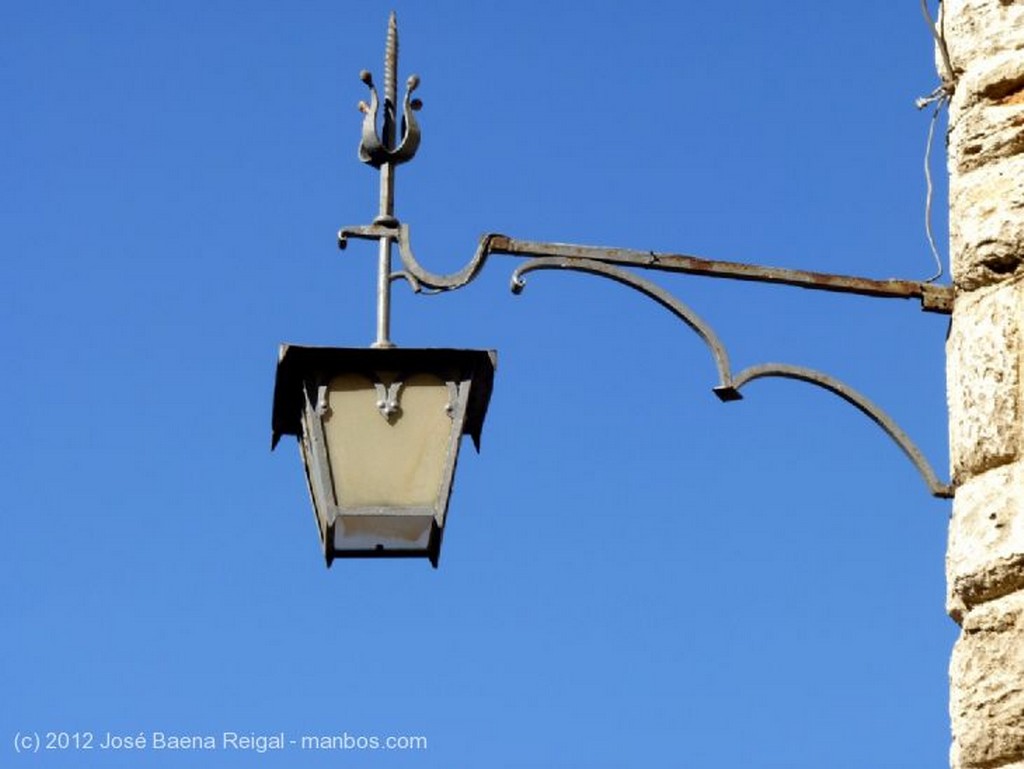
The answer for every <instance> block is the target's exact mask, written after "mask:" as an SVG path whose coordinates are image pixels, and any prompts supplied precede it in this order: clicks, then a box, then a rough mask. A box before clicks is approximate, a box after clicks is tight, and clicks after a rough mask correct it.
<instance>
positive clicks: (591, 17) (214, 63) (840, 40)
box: [0, 0, 955, 769]
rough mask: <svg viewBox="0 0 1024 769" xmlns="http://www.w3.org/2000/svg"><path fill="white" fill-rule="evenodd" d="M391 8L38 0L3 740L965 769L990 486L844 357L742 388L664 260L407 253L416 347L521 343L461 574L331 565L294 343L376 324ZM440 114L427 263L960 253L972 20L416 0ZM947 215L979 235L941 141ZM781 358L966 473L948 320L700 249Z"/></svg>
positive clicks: (792, 259) (442, 258) (493, 419)
mask: <svg viewBox="0 0 1024 769" xmlns="http://www.w3.org/2000/svg"><path fill="white" fill-rule="evenodd" d="M391 7H392V5H386V4H378V3H375V2H368V3H343V2H300V3H283V2H281V3H271V2H251V3H244V4H243V3H230V2H223V1H213V2H194V1H193V0H185V1H183V2H175V3H161V4H156V3H136V2H108V1H104V0H98V1H97V2H92V3H75V2H46V1H43V2H17V3H14V2H12V3H8V4H6V5H5V6H4V9H3V10H2V11H0V97H2V100H3V104H4V110H3V111H4V116H3V118H2V121H0V146H2V151H0V178H2V179H3V180H4V188H5V191H6V194H4V196H3V203H2V205H0V237H2V242H3V251H4V258H3V259H2V261H0V322H2V327H3V328H4V330H5V339H4V347H5V355H4V357H5V360H6V366H5V368H6V375H5V376H4V377H2V378H0V402H2V403H3V404H4V418H5V423H6V424H5V429H4V430H3V432H2V437H0V462H2V465H0V466H2V477H3V479H4V481H3V492H4V493H3V499H4V522H5V526H4V530H5V532H6V543H5V557H4V558H3V559H2V560H0V577H2V579H3V583H4V585H5V586H6V588H5V590H4V591H3V594H2V595H3V598H2V601H3V603H2V609H3V616H4V619H5V622H4V627H5V630H4V632H3V634H2V636H0V657H2V659H3V665H2V668H0V670H2V678H0V691H2V692H3V695H2V699H0V702H2V706H0V727H2V728H0V737H2V742H0V755H2V756H3V758H2V760H0V763H2V764H3V765H5V766H17V767H22V766H23V767H86V766H89V767H121V766H124V767H129V766H130V767H141V768H142V769H149V768H150V767H153V768H154V769H155V768H156V767H181V768H182V769H184V768H185V767H195V766H211V767H212V766H217V767H253V766H266V767H305V766H310V767H318V766H324V767H327V766H342V765H344V766H365V767H382V768H383V767H416V768H417V769H427V768H428V767H431V768H432V767H509V768H512V767H524V766H550V767H609V768H611V767H616V768H617V767H635V766H644V767H660V766H665V767H692V768H694V769H698V768H699V769H703V768H704V767H737V768H740V767H742V768H743V769H754V768H756V767H786V769H803V768H805V767H806V768H807V769H811V768H813V769H817V768H818V767H822V766H828V767H832V769H842V768H844V767H849V768H850V769H853V768H856V769H863V768H864V767H873V768H876V769H878V768H882V767H899V768H901V769H902V768H904V767H916V766H942V765H944V764H945V763H946V756H947V750H948V722H947V715H946V708H947V678H946V666H947V659H948V655H949V652H950V648H951V645H952V641H953V638H954V637H955V626H954V625H953V623H952V622H951V621H950V620H949V619H948V618H947V617H946V616H945V612H944V608H943V600H944V578H943V554H944V546H945V530H946V521H947V517H948V514H949V502H947V501H941V500H936V499H933V498H931V497H930V496H929V495H928V493H927V491H926V489H925V486H924V484H923V482H922V481H921V479H920V478H919V477H918V475H917V474H916V472H915V471H914V469H913V467H912V466H911V465H910V464H909V462H907V461H906V460H905V458H904V457H903V456H902V454H900V453H899V451H898V449H897V448H896V447H895V446H894V445H893V444H892V443H891V442H889V440H888V439H887V438H886V437H885V436H884V435H883V434H882V433H881V432H880V431H879V430H878V429H877V428H876V427H875V426H874V425H872V424H871V423H870V422H868V420H866V419H865V418H864V417H863V416H862V415H860V414H859V413H857V412H856V411H854V409H852V408H850V407H849V406H848V405H847V404H845V403H843V402H841V401H839V400H838V399H836V398H834V397H833V396H831V395H829V394H828V393H826V392H824V391H821V390H818V389H815V388H812V387H808V386H806V385H803V384H800V383H796V382H790V381H783V380H768V381H760V382H755V383H753V384H751V385H750V386H749V388H747V390H746V391H745V394H746V400H744V401H743V402H740V403H731V404H726V405H722V404H720V403H718V401H717V400H716V399H715V398H714V397H713V395H712V393H711V391H710V388H711V386H712V385H713V384H715V376H714V368H713V366H712V363H711V359H710V356H709V355H708V353H707V351H706V350H705V348H704V347H703V346H702V344H701V343H700V341H699V340H698V339H697V337H696V336H695V335H693V334H692V332H690V331H689V330H688V329H687V328H686V327H685V326H683V324H681V323H679V322H678V321H677V320H675V319H673V318H672V317H671V316H670V315H669V314H668V313H666V312H665V311H664V310H663V309H662V308H660V307H658V306H656V305H655V304H654V303H653V302H650V301H649V300H646V299H644V298H643V297H641V296H640V295H638V294H635V293H631V292H630V291H629V290H627V289H626V288H624V287H622V286H618V285H615V284H612V283H609V282H605V281H602V280H601V279H600V278H596V277H592V276H584V275H571V274H554V273H539V274H536V275H534V276H532V278H531V280H530V283H529V286H528V287H527V289H526V290H525V292H524V293H523V295H522V296H520V297H513V296H511V295H510V294H509V293H508V290H507V281H508V276H509V274H510V272H511V270H512V269H513V268H514V267H515V262H514V260H511V259H508V258H496V259H494V260H493V261H492V262H491V263H490V264H489V266H488V268H487V270H486V272H485V274H484V275H483V276H482V277H481V278H480V279H479V280H478V281H477V282H476V283H474V284H473V285H472V286H471V287H469V288H467V289H464V290H462V291H460V292H457V293H455V294H450V295H444V296H440V297H417V296H414V295H412V294H410V293H409V292H408V291H406V290H405V287H404V286H403V285H397V286H396V296H395V317H394V337H395V339H396V341H397V342H398V343H399V344H401V345H403V346H461V347H484V348H496V349H497V350H498V352H499V371H498V377H497V380H496V386H495V391H494V397H493V400H492V405H491V411H490V414H489V415H488V421H487V424H486V427H485V430H484V436H483V452H482V454H481V455H479V456H476V455H475V454H473V453H472V451H471V449H470V447H469V445H468V444H467V445H466V446H465V447H464V449H465V452H464V454H463V459H462V462H461V463H460V468H459V469H460V475H459V477H458V478H457V479H456V483H455V492H454V495H453V498H452V503H451V509H450V515H449V526H448V529H447V533H446V537H445V543H444V550H443V552H442V557H441V566H440V569H439V570H437V571H434V570H432V569H431V568H430V567H429V565H428V563H427V562H426V561H409V562H405V561H341V562H336V563H335V565H334V567H333V568H331V569H330V570H329V571H328V570H326V569H325V568H324V566H323V562H322V558H321V555H320V553H319V550H318V547H319V543H318V540H317V534H316V529H315V526H314V523H313V520H312V514H311V511H310V509H309V503H308V498H307V494H306V491H305V488H304V485H303V478H302V470H301V464H300V462H299V460H298V458H297V452H296V451H295V449H294V446H293V444H292V442H291V441H288V442H286V443H284V444H283V445H282V447H281V448H280V449H279V450H278V451H277V452H275V453H274V454H271V453H270V452H269V441H270V397H271V391H272V386H273V375H274V365H275V362H276V354H277V345H278V343H280V342H284V341H287V342H292V343H300V344H337V345H341V346H352V345H365V344H368V343H369V342H371V341H372V339H373V334H374V331H373V307H372V300H373V282H374V270H375V265H374V262H375V249H374V247H373V246H372V245H370V244H363V243H355V244H353V245H352V246H351V247H350V248H349V250H348V251H346V252H344V253H341V252H338V251H337V250H336V248H335V244H334V233H335V232H336V230H337V229H338V228H339V227H340V226H342V225H345V224H362V223H367V222H369V220H370V219H371V218H372V216H373V215H374V213H375V205H376V184H377V180H376V174H375V173H374V172H373V171H372V170H371V169H369V168H367V167H365V166H363V165H361V164H360V163H359V162H358V161H357V160H356V156H355V153H356V146H357V143H358V136H359V122H360V115H359V113H358V112H357V111H356V103H357V102H358V101H359V100H360V99H363V98H365V87H364V86H363V85H362V84H361V83H360V82H359V80H358V77H357V73H358V72H359V70H360V69H363V68H367V69H371V70H372V71H373V72H374V73H375V74H376V76H377V79H378V81H380V80H381V71H380V70H381V57H382V47H383V38H384V32H385V26H386V20H387V13H388V11H389V10H390V8H391ZM394 7H395V8H396V10H397V12H398V18H399V25H400V34H401V60H400V68H401V75H402V79H403V80H404V77H405V76H406V75H407V74H410V73H412V72H415V73H418V74H419V75H420V76H421V78H422V86H421V88H420V91H419V95H420V96H421V97H422V99H423V101H424V109H423V111H422V112H421V113H420V121H421V124H422V126H423V144H422V147H421V149H420V152H419V155H418V156H417V158H416V159H415V161H414V162H413V163H412V164H410V165H408V166H405V167H402V168H401V169H400V170H399V173H398V187H397V206H396V208H397V214H398V215H399V216H400V217H401V218H402V219H403V220H404V221H406V222H408V223H409V224H410V225H411V228H412V238H413V244H414V247H415V248H416V251H417V256H418V257H419V258H420V260H421V261H423V262H424V263H425V265H426V266H427V267H428V268H429V269H432V270H434V271H437V272H441V271H447V270H454V269H456V268H457V267H459V266H461V264H462V263H463V261H465V259H467V258H468V257H469V255H470V254H471V253H472V251H473V249H474V247H475V244H476V241H477V238H478V237H479V235H480V234H481V233H484V232H487V231H499V232H504V233H507V234H509V235H513V236H516V237H520V238H526V239H535V240H558V241H568V242H579V243H591V244H603V245H618V246H626V247H633V248H639V249H656V250H666V251H682V252H690V253H697V254H701V255H704V256H707V257H709V258H717V259H733V260H740V261H753V262H762V263H767V264H777V265H782V266H789V267H798V268H805V269H813V270H821V271H830V272H841V273H852V274H861V275H866V276H872V277H879V278H882V277H902V278H914V279H923V278H927V277H928V276H929V275H930V274H931V273H932V271H933V267H932V261H931V256H930V254H929V252H928V248H927V242H926V240H925V237H924V229H923V223H922V222H923V209H924V180H923V175H922V169H921V165H922V157H923V150H924V143H925V137H926V131H927V115H926V114H924V113H919V112H917V111H916V110H915V109H914V106H913V100H914V98H915V97H917V96H919V95H921V94H924V93H927V92H929V91H931V90H932V88H933V87H934V85H935V84H936V76H935V74H934V69H933V64H932V46H931V41H930V38H929V35H928V32H927V30H926V28H925V26H924V23H923V20H922V18H921V15H920V9H919V7H918V3H917V2H914V1H913V0H905V1H904V2H899V3H897V2H892V0H865V1H864V2H859V3H850V2H848V3H823V2H820V0H793V1H792V2H788V3H785V4H782V5H780V4H778V3H764V2H760V1H759V2H754V1H753V0H738V2H732V3H727V4H722V3H707V2H671V3H670V2H654V1H651V0H635V1H634V2H631V3H618V4H616V3H605V4H597V3H583V2H575V3H553V2H544V3H541V2H535V1H534V0H520V2H517V3H491V2H481V3H472V4H471V3H457V2H449V1H446V0H441V1H439V2H432V3H414V2H397V3H395V4H394ZM937 147H938V149H937V152H938V154H939V155H940V157H937V158H936V159H935V162H934V164H933V167H934V168H935V172H936V174H937V175H938V177H939V179H940V182H942V183H940V185H939V187H940V188H939V190H938V197H937V200H936V210H937V212H938V214H937V217H936V218H937V231H938V236H939V239H940V242H944V239H945V223H944V220H945V215H944V211H945V205H946V204H945V191H944V182H943V181H942V180H944V172H943V170H942V169H943V162H942V158H941V154H942V149H941V147H942V142H941V138H940V140H939V141H938V144H937ZM663 285H665V286H666V287H668V288H670V289H672V290H673V291H674V292H675V293H676V295H677V296H679V297H680V298H681V299H682V300H683V301H685V302H687V303H689V304H690V305H691V306H692V307H693V308H694V309H695V310H696V311H697V312H698V313H699V314H701V315H702V316H703V317H704V318H705V319H706V320H707V321H708V322H709V323H710V324H711V325H712V326H714V328H715V329H716V330H717V331H718V333H719V334H720V335H721V337H722V338H723V340H724V342H725V343H726V344H727V346H728V347H729V351H730V354H731V355H732V357H733V360H734V363H735V366H736V368H737V369H738V368H742V367H744V366H747V365H751V364H754V363H760V362H765V361H782V362H788V363H794V364H799V365H805V366H811V367H814V368H818V369H822V370H824V371H827V372H830V373H831V374H833V375H835V376H838V377H840V378H843V379H845V380H846V381H848V382H849V383H850V384H851V385H852V386H854V387H856V388H858V389H860V390H862V391H863V392H864V393H866V394H867V395H868V396H869V397H871V398H872V399H874V400H875V401H876V402H878V403H879V404H880V405H882V406H883V407H885V408H886V409H887V410H888V411H889V412H890V413H891V414H892V415H893V416H894V417H895V418H896V419H897V420H898V421H899V422H900V423H901V425H902V426H903V427H904V428H905V429H906V430H907V431H908V433H910V435H911V436H912V437H913V438H914V440H915V441H917V443H918V444H919V445H920V447H921V448H922V450H923V451H924V453H925V454H926V455H927V456H928V457H929V459H930V460H931V461H932V463H933V464H934V465H935V466H936V467H937V469H938V471H939V474H940V475H942V476H943V478H944V479H945V478H946V477H947V459H946V454H947V438H946V417H945V399H944V384H943V379H944V374H943V365H944V363H943V343H944V337H945V331H946V325H947V319H946V318H944V317H942V316H937V315H927V314H924V313H922V312H921V311H920V309H919V306H918V305H916V304H914V303H912V302H900V301H889V302H886V301H882V300H876V299H868V298H859V297H843V296H833V295H816V294H812V293H808V292H802V291H799V290H796V289H788V288H779V287H770V286H757V285H749V284H729V283H718V282H715V281H708V280H704V279H700V278H689V277H675V278H667V279H665V280H664V281H663ZM59 730H65V731H70V732H74V731H76V730H77V731H91V732H93V733H94V734H95V735H96V739H97V740H98V739H100V738H101V737H102V735H103V734H105V733H106V732H107V731H108V730H109V731H112V732H114V733H117V734H136V735H137V734H138V733H139V732H143V733H146V734H151V733H152V732H154V731H162V732H164V733H167V734H200V735H206V734H209V735H217V736H218V738H219V736H220V735H221V733H222V732H224V731H236V732H240V733H243V734H249V733H276V732H280V731H284V732H286V735H287V736H288V738H290V739H291V738H297V737H299V736H300V735H304V734H342V733H346V732H347V733H348V734H349V735H356V736H369V735H376V736H387V735H423V736H425V737H427V739H428V745H429V747H428V749H427V750H425V751H404V752H399V751H376V752H372V751H366V752H356V751H350V752H345V753H338V752H330V751H325V752H312V751H307V752H299V751H296V750H295V749H294V748H291V749H288V750H285V751H282V752H276V753H267V754H264V755H258V756H254V755H252V754H250V753H245V752H231V751H224V750H217V751H213V752H208V753H199V754H195V753H184V754H183V753H173V752H171V751H166V750H165V751H154V750H152V749H149V750H146V751H145V752H142V753H138V752H137V753H134V754H132V753H124V752H122V753H111V752H100V751H94V752H92V753H91V754H88V755H86V754H84V753H82V752H77V753H76V752H74V751H69V752H59V751H57V752H54V751H50V752H47V751H42V752H41V753H40V754H38V755H15V754H14V739H15V735H16V734H17V733H19V732H20V733H23V734H29V733H33V732H38V733H39V734H40V735H45V733H46V732H47V731H59Z"/></svg>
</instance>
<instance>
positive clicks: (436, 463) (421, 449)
mask: <svg viewBox="0 0 1024 769" xmlns="http://www.w3.org/2000/svg"><path fill="white" fill-rule="evenodd" d="M379 376H380V379H381V380H382V381H383V382H384V383H385V385H390V384H391V383H392V382H393V381H394V375H391V376H389V375H387V374H383V373H382V374H380V375H379ZM377 400H378V395H377V390H376V389H375V387H374V384H373V382H372V381H370V379H369V378H367V377H364V376H361V375H358V374H344V375H342V376H339V377H335V378H334V379H333V380H331V382H330V384H329V385H328V390H327V404H328V412H327V414H326V415H325V416H324V420H323V425H324V436H325V438H326V441H327V452H328V455H329V457H330V464H331V473H332V475H333V478H334V486H335V494H336V496H337V499H338V504H339V505H340V506H342V507H369V506H382V507H390V506H399V507H405V506H433V505H434V503H435V502H436V500H437V496H438V491H439V490H440V487H441V482H442V480H443V478H442V475H443V472H444V467H445V464H446V462H447V455H448V448H449V445H450V443H451V432H452V420H451V418H450V417H449V416H448V414H447V413H446V411H445V407H446V406H447V405H448V388H447V386H446V385H445V383H444V382H443V381H442V380H441V379H439V378H438V377H435V376H430V375H427V374H418V375H415V376H411V377H409V378H408V379H406V380H405V381H404V383H403V385H402V387H401V388H400V389H399V392H398V398H397V400H398V403H399V411H398V412H397V413H396V414H394V415H393V416H392V417H391V418H390V419H385V418H384V417H383V416H382V415H381V413H380V410H379V409H378V408H377Z"/></svg>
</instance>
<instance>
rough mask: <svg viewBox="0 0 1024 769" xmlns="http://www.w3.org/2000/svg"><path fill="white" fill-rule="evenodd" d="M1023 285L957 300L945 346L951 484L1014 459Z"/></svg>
mask: <svg viewBox="0 0 1024 769" xmlns="http://www.w3.org/2000/svg"><path fill="white" fill-rule="evenodd" d="M1021 294H1022V289H1021V283H1020V282H1019V281H1018V282H1012V283H1009V284H1006V285H1002V286H1000V287H998V288H995V289H988V290H984V291H978V292H975V293H972V294H969V295H961V296H958V297H957V299H956V306H955V308H954V313H953V322H952V326H951V328H950V334H949V340H948V341H947V343H946V358H947V363H946V377H947V381H948V384H947V387H948V401H949V445H950V454H951V457H952V475H953V482H954V483H955V484H957V485H960V484H963V483H965V482H966V481H968V480H969V479H970V478H972V477H974V476H977V475H980V474H981V473H984V472H986V471H988V470H992V469H993V468H995V467H999V466H1000V465H1005V464H1008V463H1010V462H1013V461H1014V460H1016V459H1017V458H1018V457H1019V456H1020V453H1021V448H1022V445H1024V440H1022V436H1021V399H1022V392H1021V387H1020V367H1021V355H1022V349H1021V334H1022V326H1024V320H1022V307H1024V302H1022V299H1021Z"/></svg>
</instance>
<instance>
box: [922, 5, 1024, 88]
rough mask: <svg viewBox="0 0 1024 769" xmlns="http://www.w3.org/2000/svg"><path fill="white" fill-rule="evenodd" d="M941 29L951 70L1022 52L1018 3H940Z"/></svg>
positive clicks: (1023, 20)
mask: <svg viewBox="0 0 1024 769" xmlns="http://www.w3.org/2000/svg"><path fill="white" fill-rule="evenodd" d="M942 10H943V16H944V20H943V27H944V29H945V36H946V47H947V48H948V49H949V56H950V58H951V59H952V62H953V69H954V70H957V71H963V70H964V69H965V68H968V66H969V65H970V64H973V63H974V62H977V61H983V60H984V59H985V58H987V57H989V56H992V55H993V54H997V53H1001V52H1004V51H1020V50H1024V36H1022V35H1021V33H1020V31H1021V29H1024V3H1022V2H1021V1H1020V0H943V3H942Z"/></svg>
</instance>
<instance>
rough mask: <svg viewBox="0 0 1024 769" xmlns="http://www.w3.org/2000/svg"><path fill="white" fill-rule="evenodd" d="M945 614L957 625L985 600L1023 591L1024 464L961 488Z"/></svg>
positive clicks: (955, 513)
mask: <svg viewBox="0 0 1024 769" xmlns="http://www.w3.org/2000/svg"><path fill="white" fill-rule="evenodd" d="M946 584H947V586H948V594H947V599H946V609H947V611H949V614H950V616H951V617H953V619H955V620H956V621H957V622H962V621H963V617H964V615H965V614H966V613H967V612H968V611H969V610H970V609H972V608H974V607H975V606H977V605H978V604H980V603H984V602H985V601H991V600H993V599H995V598H998V597H1000V596H1004V595H1008V594H1010V593H1013V592H1015V591H1017V590H1020V589H1022V588H1024V462H1014V463H1012V464H1009V465H1003V466H1002V467H997V468H995V469H994V470H989V471H988V472H987V473H983V474H981V475H979V476H977V477H975V478H971V479H970V480H969V481H967V482H966V483H965V484H964V485H963V486H961V487H960V488H959V489H957V492H956V499H955V500H954V501H953V517H952V518H951V519H950V522H949V548H948V550H947V551H946Z"/></svg>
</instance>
